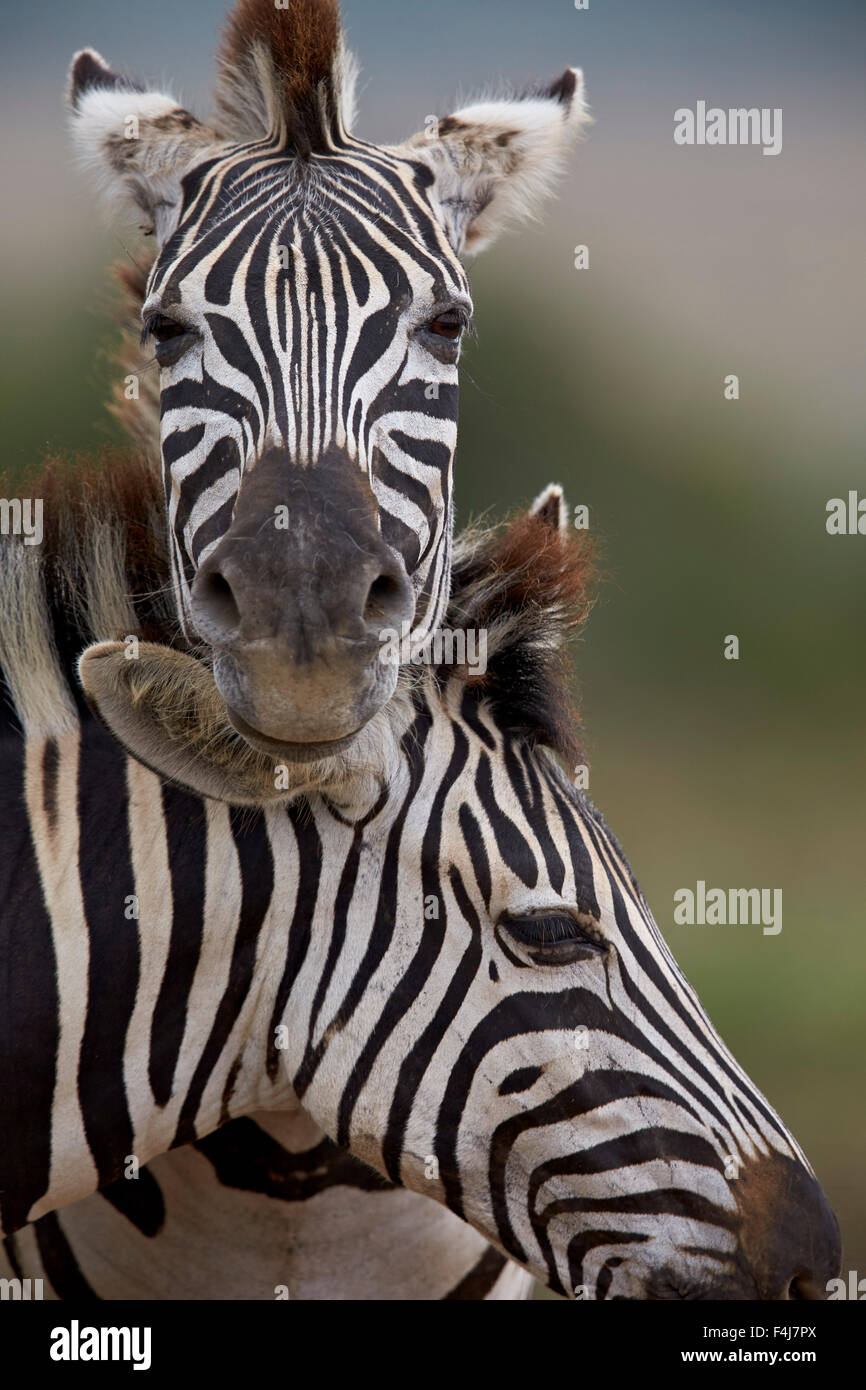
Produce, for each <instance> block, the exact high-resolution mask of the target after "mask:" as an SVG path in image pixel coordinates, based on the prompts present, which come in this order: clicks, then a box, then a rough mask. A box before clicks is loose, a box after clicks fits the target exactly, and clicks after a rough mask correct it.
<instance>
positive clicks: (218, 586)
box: [195, 570, 241, 633]
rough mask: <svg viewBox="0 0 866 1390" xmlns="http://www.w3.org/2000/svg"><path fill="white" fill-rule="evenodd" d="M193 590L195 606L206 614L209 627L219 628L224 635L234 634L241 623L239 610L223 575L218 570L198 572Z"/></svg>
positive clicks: (229, 585)
mask: <svg viewBox="0 0 866 1390" xmlns="http://www.w3.org/2000/svg"><path fill="white" fill-rule="evenodd" d="M195 588H196V593H195V597H196V603H197V606H198V608H199V611H200V612H204V613H205V614H206V616H207V620H208V625H209V627H211V628H220V629H221V630H222V631H223V632H224V633H228V632H236V631H237V629H238V627H239V626H240V621H241V615H240V609H239V608H238V605H237V602H236V600H235V596H234V593H233V591H232V586H231V584H230V583H229V581H228V580H227V579H226V577H225V575H224V574H221V573H220V571H219V570H210V571H208V572H207V573H205V574H202V573H201V572H200V573H199V575H198V579H197V582H196V586H195Z"/></svg>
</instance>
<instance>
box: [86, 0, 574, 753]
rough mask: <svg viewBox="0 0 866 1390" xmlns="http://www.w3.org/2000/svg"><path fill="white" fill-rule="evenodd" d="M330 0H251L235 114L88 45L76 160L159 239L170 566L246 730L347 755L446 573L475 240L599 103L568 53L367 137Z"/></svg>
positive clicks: (189, 629) (153, 334)
mask: <svg viewBox="0 0 866 1390" xmlns="http://www.w3.org/2000/svg"><path fill="white" fill-rule="evenodd" d="M353 77H354V70H353V64H352V61H351V58H350V57H349V55H348V54H347V52H346V50H345V47H344V44H343V40H342V35H341V29H340V22H339V13H338V9H337V5H336V3H335V0H289V3H288V4H287V5H285V6H280V7H278V6H275V5H274V4H273V0H239V3H238V4H237V6H236V8H235V10H234V11H233V13H232V15H231V17H230V19H229V23H228V28H227V33H226V38H225V42H224V45H223V48H222V53H221V58H220V75H219V79H218V85H217V90H216V114H215V116H214V118H213V121H212V122H211V123H210V124H204V123H202V122H200V121H198V120H196V119H195V118H194V117H193V116H192V115H190V114H189V112H187V111H186V110H184V109H183V108H182V107H181V106H179V105H178V104H177V102H175V101H174V100H173V99H172V98H170V97H168V96H166V95H164V94H162V93H160V92H157V91H148V90H144V89H143V88H141V87H140V86H138V85H137V84H135V83H133V82H131V81H129V80H128V79H126V78H124V77H121V76H119V75H118V74H117V73H115V72H113V71H112V70H111V69H110V68H109V67H108V66H107V65H106V64H105V62H104V61H103V59H102V58H100V56H99V55H98V54H97V53H95V52H94V51H93V50H89V49H88V50H84V51H83V52H81V53H79V54H78V55H77V56H76V58H75V60H74V63H73V67H72V73H71V82H70V105H71V109H72V113H73V115H72V120H73V131H74V135H75V138H76V141H77V144H78V147H79V148H80V150H81V152H82V153H83V155H84V156H85V157H86V158H87V159H88V160H89V161H90V162H91V163H95V164H96V165H97V166H98V168H99V169H100V171H101V174H102V176H103V181H105V182H107V183H108V185H109V187H110V190H111V191H112V193H113V194H115V195H116V197H117V199H118V200H119V201H120V202H121V203H125V204H126V206H127V208H128V209H131V210H133V211H134V212H135V214H136V215H137V216H138V218H139V220H142V219H143V221H144V223H145V225H146V230H147V231H149V232H152V233H153V234H154V235H155V239H156V244H157V254H156V258H155V260H154V264H153V267H152V270H151V272H150V276H149V279H148V283H147V289H146V298H145V302H144V305H143V328H144V334H145V337H146V338H148V339H151V340H152V341H153V342H154V343H155V349H154V351H155V355H156V360H157V363H158V367H159V385H160V398H161V399H160V409H161V429H160V433H161V449H162V461H163V472H164V484H165V493H166V499H167V506H168V513H169V526H170V533H171V546H172V585H173V589H174V594H175V599H176V603H177V608H178V612H179V616H180V619H181V622H182V624H183V627H184V629H185V631H186V633H187V635H188V636H190V637H192V638H194V639H196V640H197V641H198V642H199V643H200V644H201V646H202V649H203V651H204V654H205V655H206V656H208V657H209V658H212V661H213V669H214V674H215V677H216V682H217V685H218V688H219V690H220V693H221V695H222V696H223V698H224V700H225V702H226V706H227V708H228V711H229V714H230V717H231V720H232V723H233V725H234V727H235V728H236V729H237V730H238V731H239V732H240V733H241V734H242V736H243V737H244V738H246V739H247V740H248V742H249V743H250V744H251V745H252V746H254V747H256V748H259V749H263V750H264V751H266V752H274V751H278V752H279V753H280V754H281V756H283V757H289V758H295V759H309V758H312V757H321V756H323V755H328V754H331V753H339V752H340V751H341V750H342V749H344V748H345V747H346V746H347V744H348V743H350V742H351V740H352V739H353V738H354V736H355V734H356V733H357V731H358V730H359V729H361V728H362V727H363V726H364V725H365V724H366V723H367V721H368V720H369V719H370V718H371V717H372V715H373V714H374V713H375V712H376V711H377V710H379V709H380V708H381V707H382V706H383V705H384V704H385V703H386V702H387V701H388V699H389V698H390V696H391V695H392V693H393V691H394V688H395V684H396V680H397V664H396V663H395V662H394V660H393V659H391V658H390V657H389V658H388V659H383V655H382V637H381V634H382V633H383V631H385V630H387V631H388V632H393V631H398V632H401V633H403V634H404V635H406V636H408V637H409V640H410V642H411V643H412V644H419V643H422V642H423V641H424V640H425V638H426V637H427V636H428V634H429V633H430V632H431V631H432V630H433V629H434V628H435V627H436V626H437V624H438V623H439V621H440V620H441V617H442V614H443V611H444V607H445V604H446V602H447V597H448V589H449V582H450V546H451V529H452V500H451V471H452V461H453V455H454V449H455V442H456V422H457V362H458V357H459V354H460V344H461V338H462V336H463V334H464V332H465V331H466V329H467V328H468V326H469V325H470V322H471V315H472V301H471V298H470V293H469V284H468V280H467V277H466V273H465V271H464V269H463V266H462V264H461V260H460V257H461V256H462V255H463V254H464V253H465V252H474V251H477V250H480V249H482V248H483V247H484V246H486V245H487V244H488V243H489V242H490V241H491V240H493V238H494V237H495V236H496V234H497V232H498V230H499V228H500V226H501V225H502V224H503V223H504V222H506V221H509V220H512V219H513V218H514V217H519V216H523V215H526V214H528V213H531V212H532V211H533V209H534V207H535V206H536V204H537V202H538V200H539V197H540V195H542V194H544V193H546V192H547V191H548V189H549V187H550V185H551V182H552V180H553V177H554V175H555V173H556V170H557V166H558V164H559V162H560V157H561V154H562V152H563V150H564V149H565V147H566V146H567V144H568V142H569V140H570V138H571V137H572V135H574V134H575V133H576V132H577V131H578V130H579V128H580V126H581V125H582V124H583V123H584V122H585V120H586V119H587V117H586V108H585V105H584V101H583V95H582V91H581V77H580V73H579V71H578V70H576V69H568V70H567V71H566V72H565V73H564V74H563V76H562V77H560V78H559V79H557V80H556V81H555V82H553V83H551V84H549V85H547V86H545V87H542V88H539V89H537V90H535V91H534V92H532V93H530V94H528V95H527V96H525V97H523V98H521V99H508V100H501V101H486V102H483V103H481V104H477V105H474V106H470V107H467V108H465V109H463V110H461V111H458V112H456V114H454V115H451V116H449V117H447V118H446V119H443V120H441V121H437V120H436V119H435V118H429V119H428V121H427V125H426V128H425V129H424V130H422V131H421V132H420V133H419V134H417V135H415V136H414V137H412V138H410V139H409V140H407V141H406V142H405V143H403V144H401V145H397V146H395V147H388V148H384V147H378V146H374V145H370V144H367V143H365V142H364V141H361V140H358V139H356V138H354V137H353V136H352V135H351V133H350V130H351V125H352V119H353V112H352V105H353V102H352V88H353Z"/></svg>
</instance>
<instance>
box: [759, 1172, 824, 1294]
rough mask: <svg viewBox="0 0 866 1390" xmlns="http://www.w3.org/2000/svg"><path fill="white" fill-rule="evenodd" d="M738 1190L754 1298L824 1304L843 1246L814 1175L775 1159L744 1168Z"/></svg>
mask: <svg viewBox="0 0 866 1390" xmlns="http://www.w3.org/2000/svg"><path fill="white" fill-rule="evenodd" d="M736 1187H737V1192H736V1196H737V1204H738V1206H739V1208H740V1213H741V1215H742V1218H743V1225H742V1235H741V1240H742V1247H743V1254H744V1255H745V1257H746V1260H747V1263H748V1267H749V1269H750V1271H751V1275H752V1278H753V1279H754V1282H755V1285H756V1286H757V1291H758V1297H759V1298H760V1299H761V1300H765V1301H771V1302H786V1301H788V1300H791V1301H793V1300H801V1299H802V1300H808V1301H814V1300H817V1299H825V1298H826V1297H827V1293H828V1285H829V1283H830V1280H832V1279H834V1278H835V1277H836V1276H837V1275H838V1273H839V1268H840V1266H841V1262H842V1250H841V1240H840V1236H839V1226H838V1223H837V1221H836V1217H835V1216H834V1214H833V1211H832V1209H831V1207H830V1203H829V1202H828V1201H827V1198H826V1196H825V1194H824V1192H823V1190H822V1188H821V1186H820V1185H819V1183H818V1182H817V1180H816V1179H815V1177H814V1176H813V1175H812V1173H810V1172H809V1170H808V1169H807V1168H806V1167H804V1165H803V1164H802V1163H799V1162H797V1161H796V1160H794V1159H791V1158H788V1157H786V1156H783V1155H781V1154H777V1155H775V1156H774V1157H772V1158H765V1159H761V1160H758V1161H756V1162H753V1163H751V1164H749V1165H747V1167H746V1168H745V1169H744V1171H743V1174H742V1177H741V1178H740V1179H739V1180H738V1181H737V1183H736ZM753 1296H754V1295H753Z"/></svg>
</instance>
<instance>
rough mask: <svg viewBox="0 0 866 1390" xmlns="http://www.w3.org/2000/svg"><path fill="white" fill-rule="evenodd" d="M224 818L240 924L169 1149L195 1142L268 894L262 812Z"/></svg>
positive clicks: (249, 972)
mask: <svg viewBox="0 0 866 1390" xmlns="http://www.w3.org/2000/svg"><path fill="white" fill-rule="evenodd" d="M229 817H230V821H231V830H232V836H233V838H234V842H235V848H236V849H237V853H238V860H239V868H240V876H241V910H240V920H239V922H238V929H237V933H236V935H235V940H234V948H233V950H232V962H231V966H230V967H229V977H228V980H227V982H226V987H225V990H224V992H223V996H222V999H221V1000H220V1002H219V1008H218V1009H217V1012H216V1018H215V1019H214V1022H213V1026H212V1027H211V1030H210V1035H209V1037H208V1040H207V1043H206V1044H205V1047H204V1050H203V1052H202V1055H201V1057H200V1059H199V1062H198V1065H197V1066H196V1069H195V1073H194V1075H193V1078H192V1081H191V1082H190V1087H189V1090H188V1092H187V1094H186V1096H185V1097H184V1102H183V1107H182V1109H181V1113H180V1116H179V1119H178V1123H177V1131H176V1133H175V1137H174V1141H173V1142H174V1144H175V1145H177V1144H188V1143H190V1142H191V1141H192V1140H193V1139H195V1137H196V1131H195V1120H196V1116H197V1114H198V1109H199V1106H200V1104H201V1098H202V1095H203V1094H204V1089H205V1086H206V1085H207V1083H208V1081H209V1080H210V1077H211V1074H212V1073H213V1071H214V1068H215V1067H216V1066H217V1064H218V1063H219V1061H220V1059H221V1058H222V1055H223V1052H224V1050H225V1046H226V1043H227V1042H228V1039H229V1036H230V1034H231V1031H232V1028H233V1027H234V1024H235V1022H236V1020H237V1017H238V1014H239V1013H240V1011H241V1008H242V1007H243V1005H244V1003H245V1001H246V999H247V997H248V996H249V992H250V987H251V984H252V979H253V970H254V968H255V963H256V945H257V943H258V939H259V934H260V932H261V929H262V926H263V925H264V920H265V916H266V914H267V911H268V908H269V907H270V905H271V899H272V897H273V891H274V865H273V857H272V855H271V847H270V840H269V839H268V833H267V827H266V820H265V816H264V813H263V812H261V811H250V809H249V808H243V809H242V808H238V807H232V808H231V810H230V812H229Z"/></svg>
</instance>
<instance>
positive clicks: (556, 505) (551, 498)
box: [529, 483, 571, 536]
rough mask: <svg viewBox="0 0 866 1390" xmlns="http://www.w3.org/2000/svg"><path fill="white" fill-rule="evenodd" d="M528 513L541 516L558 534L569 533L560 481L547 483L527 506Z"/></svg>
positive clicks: (565, 504) (564, 534)
mask: <svg viewBox="0 0 866 1390" xmlns="http://www.w3.org/2000/svg"><path fill="white" fill-rule="evenodd" d="M529 515H530V516H538V517H541V519H542V520H543V521H546V522H547V524H548V526H549V527H550V529H551V530H552V531H556V532H558V534H559V535H560V536H567V535H570V534H571V528H570V526H569V515H568V505H567V503H566V501H565V495H564V494H563V491H562V485H561V483H548V484H547V487H546V488H544V489H543V491H541V492H540V493H539V494H538V496H537V497H536V499H535V501H534V502H533V504H532V506H531V507H530V508H529Z"/></svg>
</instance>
